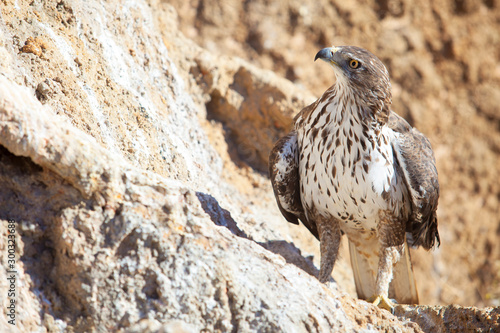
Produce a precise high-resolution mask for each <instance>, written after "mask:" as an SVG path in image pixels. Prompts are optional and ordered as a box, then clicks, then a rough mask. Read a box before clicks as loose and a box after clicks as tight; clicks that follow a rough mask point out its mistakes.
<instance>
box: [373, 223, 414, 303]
mask: <svg viewBox="0 0 500 333" xmlns="http://www.w3.org/2000/svg"><path fill="white" fill-rule="evenodd" d="M378 234H379V241H380V251H379V262H378V272H377V280H376V287H375V295H373V296H372V297H370V298H369V299H368V301H369V302H372V303H373V304H374V305H377V306H378V307H381V308H384V309H386V310H389V311H391V312H392V311H393V309H394V304H393V303H392V302H391V301H390V300H389V284H390V283H391V280H392V277H393V267H394V265H395V264H396V263H397V262H398V261H399V259H400V258H401V255H402V253H403V244H404V237H405V231H404V227H403V225H402V224H401V222H400V221H398V220H397V219H395V218H391V217H388V218H386V219H383V220H382V221H381V222H380V224H379V226H378Z"/></svg>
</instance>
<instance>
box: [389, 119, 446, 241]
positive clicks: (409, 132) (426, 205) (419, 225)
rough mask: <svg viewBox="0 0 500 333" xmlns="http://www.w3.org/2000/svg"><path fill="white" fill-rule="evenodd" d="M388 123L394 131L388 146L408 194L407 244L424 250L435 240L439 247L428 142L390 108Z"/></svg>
mask: <svg viewBox="0 0 500 333" xmlns="http://www.w3.org/2000/svg"><path fill="white" fill-rule="evenodd" d="M388 125H389V127H390V128H391V129H392V130H393V131H394V132H396V133H398V135H396V136H395V139H394V140H393V142H392V146H393V150H394V152H395V155H396V158H397V160H398V163H399V165H400V166H401V169H402V171H403V175H404V179H405V182H406V185H407V187H408V189H409V193H410V197H411V214H410V218H409V221H408V223H407V225H406V231H407V232H408V233H409V236H410V237H408V243H409V244H410V245H411V246H423V247H424V248H425V249H427V250H428V249H430V248H432V247H433V246H434V244H435V242H436V241H437V244H438V246H439V244H440V239H439V233H438V229H437V226H438V223H437V216H436V210H437V205H438V199H439V183H438V173H437V169H436V160H435V158H434V153H433V151H432V147H431V144H430V142H429V140H428V139H427V138H426V137H425V136H424V135H423V134H422V133H420V132H419V131H418V130H417V129H415V128H413V127H411V126H410V125H409V124H408V123H407V122H406V121H405V120H404V119H403V118H401V117H400V116H398V115H397V114H396V113H394V112H392V111H391V114H390V116H389V122H388Z"/></svg>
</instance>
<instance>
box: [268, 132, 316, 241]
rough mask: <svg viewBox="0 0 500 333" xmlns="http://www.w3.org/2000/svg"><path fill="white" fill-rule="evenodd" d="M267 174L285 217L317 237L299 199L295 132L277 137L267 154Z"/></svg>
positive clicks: (297, 154)
mask: <svg viewBox="0 0 500 333" xmlns="http://www.w3.org/2000/svg"><path fill="white" fill-rule="evenodd" d="M269 175H270V177H271V184H272V186H273V191H274V196H275V197H276V202H277V203H278V207H279V209H280V211H281V213H282V214H283V216H284V217H285V219H286V220H287V221H288V222H290V223H293V224H299V222H298V220H299V219H300V220H301V221H302V223H303V224H304V225H305V226H306V227H307V228H308V229H309V231H310V232H311V233H312V234H313V235H314V236H315V237H316V238H318V231H317V229H316V224H315V223H314V222H310V221H308V220H307V218H306V216H305V213H304V207H303V206H302V201H301V200H300V181H299V149H298V142H297V133H296V132H295V131H292V132H290V133H289V134H288V135H286V136H284V137H282V138H281V139H279V140H278V141H277V142H276V144H275V145H274V147H273V149H272V150H271V153H270V154H269Z"/></svg>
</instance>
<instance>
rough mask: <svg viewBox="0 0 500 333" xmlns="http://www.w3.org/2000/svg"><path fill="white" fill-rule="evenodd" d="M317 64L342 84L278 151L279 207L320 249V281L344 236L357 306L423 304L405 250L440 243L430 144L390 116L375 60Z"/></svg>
mask: <svg viewBox="0 0 500 333" xmlns="http://www.w3.org/2000/svg"><path fill="white" fill-rule="evenodd" d="M316 58H320V59H322V60H325V61H326V62H328V63H330V64H331V65H332V67H333V68H334V70H335V75H336V77H337V81H336V83H335V84H334V85H333V86H332V87H330V88H329V89H328V90H327V91H326V92H325V93H324V94H323V96H321V98H319V99H318V100H317V101H316V102H314V103H313V104H311V105H310V106H308V107H306V108H304V109H303V110H302V111H301V112H300V113H299V114H298V115H297V116H296V118H295V128H294V130H293V131H292V132H290V133H289V134H288V135H287V136H285V137H283V138H281V139H280V140H279V141H278V142H277V143H276V144H275V146H274V148H273V149H272V151H271V154H270V157H269V171H270V176H271V182H272V185H273V190H274V193H275V196H276V200H277V203H278V207H279V208H280V211H281V212H282V214H283V216H284V217H285V218H286V219H287V220H288V221H289V222H291V223H295V224H298V220H301V221H302V223H303V224H304V225H305V226H306V227H307V228H308V229H309V230H310V231H311V233H312V234H313V235H314V236H315V237H316V238H318V239H319V240H320V245H321V267H320V274H319V279H320V281H322V282H326V281H327V280H328V279H329V278H330V274H331V271H332V269H333V266H334V264H335V260H336V258H337V255H338V248H339V244H340V237H341V234H342V233H345V234H346V235H347V237H348V239H349V243H350V244H349V245H350V246H349V248H350V253H351V263H352V265H353V271H354V275H355V282H356V289H357V291H358V296H359V297H361V298H365V299H366V298H371V300H372V301H374V303H375V304H379V305H380V306H383V307H386V308H392V304H391V302H390V301H389V300H388V296H390V297H394V298H396V300H397V301H398V302H401V303H418V296H417V292H416V287H415V282H414V279H413V271H412V269H411V263H410V257H409V252H408V246H407V241H408V243H409V244H410V245H412V246H423V247H424V248H426V249H430V248H432V247H433V246H434V244H435V242H437V243H438V244H439V234H438V231H437V219H436V209H437V202H438V197H439V184H438V180H437V170H436V167H435V159H434V156H433V152H432V149H431V146H430V143H429V140H428V139H427V138H426V137H425V136H424V135H422V134H421V133H420V132H419V131H418V130H416V129H415V128H412V127H411V126H410V125H409V124H408V123H407V122H406V121H405V120H404V119H402V118H401V117H399V116H398V115H397V114H395V113H394V112H392V111H391V109H390V106H391V102H392V101H391V98H392V95H391V84H390V80H389V74H388V72H387V69H386V68H385V66H384V65H383V64H382V62H381V61H380V60H379V59H378V58H377V57H376V56H374V55H373V54H371V53H370V52H368V51H366V50H364V49H361V48H358V47H353V46H342V47H331V48H326V49H323V50H321V51H320V52H318V54H317V55H316ZM400 258H401V260H400ZM393 276H394V278H393ZM391 280H392V283H391Z"/></svg>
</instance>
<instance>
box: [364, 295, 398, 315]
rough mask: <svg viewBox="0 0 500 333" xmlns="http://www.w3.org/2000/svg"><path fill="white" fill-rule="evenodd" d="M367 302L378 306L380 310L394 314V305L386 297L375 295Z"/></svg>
mask: <svg viewBox="0 0 500 333" xmlns="http://www.w3.org/2000/svg"><path fill="white" fill-rule="evenodd" d="M367 302H370V303H372V304H373V305H375V306H378V307H379V308H382V309H386V310H387V311H389V312H391V313H394V303H392V302H391V300H390V299H389V298H387V297H386V296H382V295H373V296H372V297H370V298H369V299H367Z"/></svg>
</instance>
